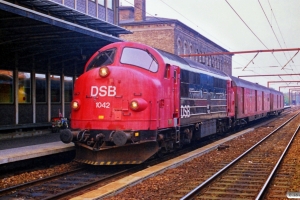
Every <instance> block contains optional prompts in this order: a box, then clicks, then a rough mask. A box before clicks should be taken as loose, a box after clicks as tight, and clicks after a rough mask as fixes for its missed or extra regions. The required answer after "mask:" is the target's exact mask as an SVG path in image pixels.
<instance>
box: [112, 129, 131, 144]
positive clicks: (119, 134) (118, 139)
mask: <svg viewBox="0 0 300 200" xmlns="http://www.w3.org/2000/svg"><path fill="white" fill-rule="evenodd" d="M130 138H131V134H130V133H125V132H124V131H116V132H115V133H114V134H113V135H112V141H113V142H114V143H115V145H117V146H123V145H125V144H126V142H127V141H128V140H130Z"/></svg>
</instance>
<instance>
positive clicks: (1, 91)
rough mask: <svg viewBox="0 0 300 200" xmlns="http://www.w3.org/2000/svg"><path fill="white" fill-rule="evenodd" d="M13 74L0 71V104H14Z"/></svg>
mask: <svg viewBox="0 0 300 200" xmlns="http://www.w3.org/2000/svg"><path fill="white" fill-rule="evenodd" d="M13 97H14V95H13V72H12V71H7V70H0V103H13Z"/></svg>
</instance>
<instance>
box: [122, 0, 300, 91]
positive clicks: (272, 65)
mask: <svg viewBox="0 0 300 200" xmlns="http://www.w3.org/2000/svg"><path fill="white" fill-rule="evenodd" d="M133 3H134V0H120V4H121V5H123V6H133ZM146 10H147V15H148V16H155V15H156V16H158V17H165V18H171V19H178V20H179V21H181V22H183V23H185V24H186V25H188V26H190V27H191V28H193V29H194V30H196V31H198V32H199V33H200V34H202V35H204V36H205V37H207V38H208V39H210V40H212V41H213V42H215V43H217V44H218V45H220V46H222V47H223V48H225V49H227V50H228V51H247V50H268V49H269V50H271V49H287V48H300V0H243V1H242V0H184V1H183V0H147V1H146ZM296 53H297V51H288V52H277V53H259V54H258V55H257V56H256V53H251V54H236V55H234V56H233V62H232V68H233V70H232V72H233V75H234V76H240V75H262V74H300V53H298V54H297V55H296V56H295V54H296ZM255 56H256V57H255ZM294 56H295V57H294ZM254 57H255V58H254ZM292 57H294V58H293V59H292V61H291V62H289V64H287V63H288V61H289V60H290V59H291V58H292ZM249 63H250V64H249ZM286 64H287V65H286ZM285 65H286V66H285ZM246 66H247V67H246ZM284 66H285V67H284ZM245 67H246V68H245ZM283 67H284V69H282V68H283ZM244 68H245V69H244ZM243 69H244V70H243ZM243 79H246V80H249V81H252V82H258V83H259V84H261V85H265V86H266V85H267V82H268V81H279V80H284V81H290V80H292V81H300V76H282V77H281V78H279V77H275V76H274V77H273V76H271V77H270V76H269V77H250V78H243ZM285 84H286V83H279V84H271V87H273V88H275V89H278V87H279V86H283V85H285ZM290 85H297V83H291V84H290ZM299 87H300V82H299Z"/></svg>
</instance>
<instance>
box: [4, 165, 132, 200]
mask: <svg viewBox="0 0 300 200" xmlns="http://www.w3.org/2000/svg"><path fill="white" fill-rule="evenodd" d="M123 168H124V167H123ZM123 168H122V167H114V169H112V168H107V167H103V168H95V167H93V166H92V167H91V166H89V167H85V168H79V169H76V170H72V171H70V172H66V173H61V174H58V175H55V176H51V177H47V178H42V179H38V180H35V181H31V182H28V183H25V184H22V185H17V186H14V187H10V188H5V189H2V190H0V194H5V195H1V197H0V199H2V198H4V199H10V198H11V199H13V198H14V199H15V198H17V199H39V200H40V199H44V200H46V199H59V198H63V197H65V196H67V195H69V194H71V193H74V191H77V190H83V189H85V188H88V187H90V186H91V185H94V184H98V183H100V182H103V181H105V180H107V179H111V178H114V177H116V176H119V175H120V174H124V173H126V172H128V170H129V169H123ZM100 169H102V170H101V171H100Z"/></svg>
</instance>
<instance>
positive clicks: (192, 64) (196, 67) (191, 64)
mask: <svg viewBox="0 0 300 200" xmlns="http://www.w3.org/2000/svg"><path fill="white" fill-rule="evenodd" d="M156 50H157V51H158V52H159V53H160V54H161V55H162V57H163V59H164V61H165V63H169V64H171V65H176V66H178V67H180V68H181V69H185V70H188V71H192V72H196V73H203V74H207V75H211V76H214V77H218V78H220V79H225V80H229V79H230V77H229V76H228V75H227V74H226V73H225V72H223V71H220V70H217V69H215V68H213V67H208V66H206V65H204V64H202V63H199V62H196V61H193V60H190V59H187V58H182V57H180V56H178V55H175V54H171V53H168V52H166V51H163V50H160V49H156Z"/></svg>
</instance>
